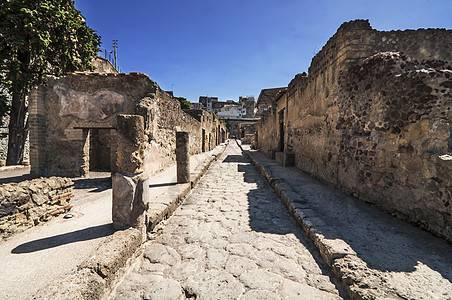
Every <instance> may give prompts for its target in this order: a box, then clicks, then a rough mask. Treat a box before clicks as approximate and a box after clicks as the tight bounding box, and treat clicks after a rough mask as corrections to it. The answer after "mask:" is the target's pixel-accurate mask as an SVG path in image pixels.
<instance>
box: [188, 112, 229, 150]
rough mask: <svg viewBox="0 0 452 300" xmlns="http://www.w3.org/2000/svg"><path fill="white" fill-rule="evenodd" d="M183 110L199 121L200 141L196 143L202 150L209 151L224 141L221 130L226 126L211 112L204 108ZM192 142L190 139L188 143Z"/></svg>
mask: <svg viewBox="0 0 452 300" xmlns="http://www.w3.org/2000/svg"><path fill="white" fill-rule="evenodd" d="M185 112H186V113H187V114H189V115H190V116H192V117H193V118H195V119H196V120H198V121H199V122H200V123H201V141H196V143H199V142H200V143H201V148H202V151H203V152H204V151H210V150H212V149H213V148H215V146H216V145H218V144H221V143H223V142H224V141H225V137H224V134H223V136H222V132H223V133H224V132H226V127H225V125H224V124H223V123H221V122H220V120H219V119H218V117H217V116H216V115H215V114H214V113H213V112H211V111H207V110H204V109H188V110H185ZM190 139H192V138H191V137H190ZM192 142H193V141H192V140H190V143H192Z"/></svg>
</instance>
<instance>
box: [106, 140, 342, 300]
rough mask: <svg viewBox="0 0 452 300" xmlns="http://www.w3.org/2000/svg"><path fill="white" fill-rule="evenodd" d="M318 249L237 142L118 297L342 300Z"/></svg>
mask: <svg viewBox="0 0 452 300" xmlns="http://www.w3.org/2000/svg"><path fill="white" fill-rule="evenodd" d="M310 249H311V247H310V246H309V243H308V242H307V241H306V239H305V238H304V236H303V234H302V232H301V230H300V229H299V228H298V227H297V225H296V223H295V221H294V220H293V219H292V218H291V217H290V215H289V214H288V213H287V212H286V210H285V208H284V206H283V205H282V204H281V203H280V201H279V200H278V198H277V197H276V196H275V194H274V193H273V192H272V191H271V189H270V188H269V187H268V186H267V184H266V183H265V181H264V179H263V178H262V177H260V175H259V173H258V172H257V170H256V169H255V168H254V167H253V166H252V165H251V164H250V162H249V161H248V160H247V159H246V158H245V157H244V156H242V154H241V152H240V149H239V148H238V146H237V145H236V143H230V145H229V146H228V148H227V149H226V151H225V153H224V154H223V156H222V157H221V159H220V160H219V161H218V162H216V163H215V164H214V165H212V167H211V169H210V170H209V172H208V173H207V174H206V175H205V176H204V177H203V179H202V180H201V181H200V182H199V183H198V186H197V187H196V188H195V189H194V190H193V191H192V193H191V195H190V196H189V197H188V198H187V199H186V200H185V202H184V204H183V205H182V206H181V207H180V208H179V209H178V210H177V211H176V212H175V214H174V215H173V216H172V217H171V218H170V219H169V220H168V221H167V224H166V225H165V226H164V227H162V232H161V233H160V234H157V235H156V238H155V239H154V240H152V241H149V242H147V244H146V245H145V250H144V256H143V257H142V258H141V260H138V262H137V264H136V265H135V268H134V269H133V270H132V271H131V272H130V273H129V274H128V275H127V276H126V278H125V279H124V280H123V282H122V283H121V284H120V285H119V286H118V288H117V289H116V292H115V294H114V295H112V296H111V299H159V300H163V299H198V300H199V299H222V300H224V299H342V297H341V296H340V295H343V293H340V292H339V291H338V289H337V287H336V286H335V284H333V283H332V279H330V277H329V276H328V275H327V274H328V272H327V271H326V267H325V266H324V265H323V264H322V262H321V260H320V258H319V257H318V256H317V254H316V252H315V251H311V250H310Z"/></svg>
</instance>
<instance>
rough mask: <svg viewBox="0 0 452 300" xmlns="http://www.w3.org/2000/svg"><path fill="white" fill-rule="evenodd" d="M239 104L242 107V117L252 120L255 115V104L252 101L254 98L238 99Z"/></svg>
mask: <svg viewBox="0 0 452 300" xmlns="http://www.w3.org/2000/svg"><path fill="white" fill-rule="evenodd" d="M239 103H240V106H241V107H242V117H243V118H254V116H255V114H256V111H255V110H256V102H255V101H254V97H251V96H250V97H246V96H241V97H239Z"/></svg>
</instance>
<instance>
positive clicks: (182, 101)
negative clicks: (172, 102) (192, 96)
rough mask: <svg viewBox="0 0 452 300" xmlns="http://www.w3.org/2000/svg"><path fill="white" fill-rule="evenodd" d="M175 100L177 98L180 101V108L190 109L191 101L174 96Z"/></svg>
mask: <svg viewBox="0 0 452 300" xmlns="http://www.w3.org/2000/svg"><path fill="white" fill-rule="evenodd" d="M176 99H177V100H179V102H180V107H181V108H182V109H190V108H191V103H190V101H188V100H187V98H184V97H176Z"/></svg>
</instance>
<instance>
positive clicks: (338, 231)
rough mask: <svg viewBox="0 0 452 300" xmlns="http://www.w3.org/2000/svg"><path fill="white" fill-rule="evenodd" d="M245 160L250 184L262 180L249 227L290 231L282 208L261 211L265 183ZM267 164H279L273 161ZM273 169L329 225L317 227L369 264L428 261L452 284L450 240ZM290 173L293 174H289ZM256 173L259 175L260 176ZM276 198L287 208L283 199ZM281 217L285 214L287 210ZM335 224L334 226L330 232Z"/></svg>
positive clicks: (397, 268)
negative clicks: (447, 240)
mask: <svg viewBox="0 0 452 300" xmlns="http://www.w3.org/2000/svg"><path fill="white" fill-rule="evenodd" d="M259 155H262V157H263V156H264V155H263V154H259ZM244 162H245V158H244ZM246 162H247V164H242V165H239V170H240V171H241V172H243V173H244V177H245V180H246V181H247V182H255V183H257V184H258V188H257V189H256V190H253V191H251V192H250V193H249V195H248V201H249V204H250V225H251V227H252V228H253V229H254V230H256V231H264V232H272V233H279V234H284V233H286V232H288V231H291V229H289V228H290V227H286V226H290V225H289V224H287V223H285V222H284V221H283V220H281V219H279V218H278V216H276V215H277V214H279V213H280V211H279V210H276V211H275V212H274V213H273V212H271V211H270V212H269V213H267V212H264V213H262V212H260V209H261V207H262V205H264V207H265V205H266V204H264V202H263V201H261V200H260V197H261V196H262V194H263V193H265V192H263V191H260V190H261V189H262V188H261V187H262V184H263V183H264V184H265V185H267V182H266V181H265V179H264V178H263V177H262V176H261V175H260V174H259V173H258V171H257V170H256V169H255V167H254V166H253V165H252V164H251V163H250V162H249V161H248V160H246ZM269 164H276V163H275V162H274V161H270V162H269ZM291 169H292V170H296V172H297V173H298V175H297V174H295V173H293V172H292V171H289V170H291ZM271 172H272V175H273V177H274V178H284V180H285V181H286V183H289V184H290V185H291V186H296V187H297V190H299V189H303V196H302V197H303V200H304V202H305V203H308V204H309V205H310V208H311V209H312V211H314V212H316V216H318V217H320V218H321V219H322V220H323V221H324V223H325V225H324V227H323V228H322V227H317V228H319V229H320V230H321V232H322V233H323V234H324V236H325V237H326V238H327V239H333V240H334V239H341V240H344V241H346V242H347V243H348V244H349V245H350V246H351V247H352V248H353V250H354V251H355V252H356V253H357V255H358V257H359V258H361V259H362V260H363V261H364V262H365V263H366V264H367V266H368V267H369V268H371V269H376V270H380V271H383V272H385V271H389V272H415V271H416V270H417V269H418V268H419V267H420V265H421V264H424V265H427V266H428V267H429V268H431V269H432V270H434V271H436V272H438V273H440V274H441V275H442V277H443V278H446V279H448V280H449V281H451V282H452V264H451V262H452V244H450V243H447V242H446V241H444V240H442V239H440V238H437V237H435V236H433V235H432V234H430V233H428V232H426V231H424V230H422V229H419V228H417V227H415V226H413V225H411V224H409V223H406V222H403V221H401V220H399V219H397V218H395V217H393V216H391V215H389V214H387V213H384V212H382V211H381V210H379V209H377V208H376V207H373V206H371V205H369V204H367V203H365V202H363V201H360V200H358V199H355V198H353V197H351V196H349V195H346V194H344V193H343V192H341V191H338V190H335V189H333V188H331V187H328V186H326V185H324V184H322V183H320V182H319V181H317V180H315V179H313V178H312V177H309V176H308V175H307V174H305V173H302V172H301V171H299V170H298V169H295V168H283V167H280V166H279V165H278V166H276V167H274V168H273V167H272V168H271ZM287 172H290V176H287ZM256 173H257V174H259V177H260V178H259V179H258V180H256V175H255V174H256ZM267 186H268V185H267ZM272 192H273V191H272ZM278 202H279V204H280V206H281V207H283V208H284V209H285V206H284V205H283V204H282V202H281V201H280V200H279V201H278ZM265 211H267V208H265ZM357 213H359V214H360V218H359V220H358V218H356V215H357ZM281 216H284V218H286V217H287V216H288V213H284V214H281ZM290 218H291V219H293V218H292V217H291V216H290ZM266 220H267V225H266V224H265V221H266ZM270 226H275V227H274V228H269V227H270ZM331 228H333V229H334V230H329V229H331ZM300 230H301V229H300Z"/></svg>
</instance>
